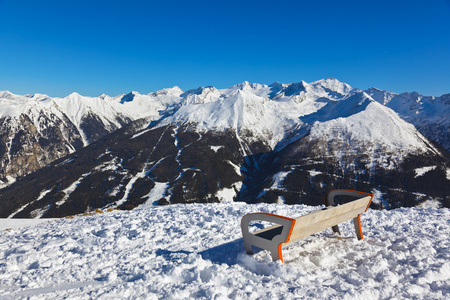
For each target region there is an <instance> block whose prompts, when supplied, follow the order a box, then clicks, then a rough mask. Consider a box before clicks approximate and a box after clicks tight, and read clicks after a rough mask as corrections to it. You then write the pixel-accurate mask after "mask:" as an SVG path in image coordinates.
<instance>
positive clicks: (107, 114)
mask: <svg viewBox="0 0 450 300" xmlns="http://www.w3.org/2000/svg"><path fill="white" fill-rule="evenodd" d="M181 93H182V91H181V90H180V89H179V88H176V87H175V88H173V89H167V90H162V91H159V92H157V93H152V94H149V95H140V94H138V93H136V92H133V93H130V94H127V95H121V96H118V97H114V98H111V97H108V96H106V95H101V96H100V97H95V98H91V97H83V96H81V95H79V94H77V93H72V94H71V95H69V96H67V97H65V98H50V97H48V96H46V95H40V94H36V95H26V96H18V95H14V94H11V93H9V92H0V183H1V182H2V181H3V182H4V183H5V182H13V181H14V180H15V178H17V177H22V176H24V175H26V174H29V173H30V172H32V171H35V170H37V169H39V168H41V167H43V166H45V165H47V164H48V163H50V162H52V161H54V160H55V159H58V158H61V157H64V156H66V155H68V154H70V153H73V152H75V151H77V150H79V149H81V148H82V147H84V146H86V145H88V144H89V143H91V142H93V141H96V140H97V139H99V138H100V137H102V136H105V135H106V134H108V133H111V132H113V131H115V130H117V129H118V128H121V127H122V126H123V125H125V124H128V123H130V122H131V121H134V120H138V119H141V118H145V119H147V120H148V122H150V121H151V120H153V119H159V118H160V111H163V110H164V109H166V107H167V106H170V105H172V104H173V102H174V101H178V99H179V95H180V94H181Z"/></svg>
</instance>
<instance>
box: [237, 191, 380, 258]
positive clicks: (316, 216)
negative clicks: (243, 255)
mask: <svg viewBox="0 0 450 300" xmlns="http://www.w3.org/2000/svg"><path fill="white" fill-rule="evenodd" d="M336 196H351V197H356V198H358V199H356V200H353V201H350V202H348V203H345V204H342V205H339V206H334V203H335V197H336ZM372 199H373V195H372V194H367V193H363V192H358V191H351V190H332V191H330V192H328V193H327V194H326V196H325V206H326V207H325V208H324V209H321V210H316V211H314V212H312V213H309V214H306V215H303V216H300V217H297V218H294V219H292V218H287V217H283V216H279V215H274V214H269V213H251V214H247V215H245V216H244V217H242V220H241V229H242V236H243V238H244V246H245V251H246V252H247V253H248V254H252V253H253V249H252V246H256V247H258V248H261V249H265V250H269V251H270V252H271V254H272V260H273V261H276V260H278V259H279V260H281V261H283V255H282V246H283V245H284V244H289V243H292V242H294V241H297V240H299V239H302V238H304V237H307V236H309V235H311V234H314V233H316V232H319V231H322V230H325V229H327V228H329V227H331V228H332V229H333V232H336V233H339V227H338V224H339V223H342V222H345V221H347V220H350V219H353V223H354V225H355V230H356V235H357V237H358V239H359V240H361V239H363V234H362V230H361V219H360V216H361V213H363V212H365V211H367V209H368V208H369V205H370V203H371V202H372ZM257 220H260V221H267V222H270V223H275V225H273V226H270V227H267V228H264V229H261V230H258V231H255V232H249V224H250V222H252V221H257Z"/></svg>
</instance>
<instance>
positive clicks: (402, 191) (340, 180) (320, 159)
mask: <svg viewBox="0 0 450 300" xmlns="http://www.w3.org/2000/svg"><path fill="white" fill-rule="evenodd" d="M333 143H336V141H334V142H333V141H317V140H309V139H308V137H305V138H304V139H301V140H299V141H296V142H294V143H292V144H290V145H288V146H287V147H285V148H284V149H283V150H282V151H280V152H271V153H265V154H263V155H260V156H258V157H256V158H254V160H257V161H258V162H259V163H258V168H256V167H255V165H253V164H251V163H250V164H249V163H247V164H245V165H244V168H245V169H246V170H247V172H246V180H245V181H244V187H243V188H242V190H241V192H240V194H239V197H238V200H241V201H245V202H248V203H257V202H271V203H275V202H278V201H280V200H281V201H282V202H284V203H287V204H298V203H303V204H307V205H322V204H323V201H324V199H323V196H324V194H325V193H326V192H327V191H329V190H332V189H340V188H342V189H354V190H359V191H364V192H368V193H373V192H374V190H377V191H378V192H379V193H381V194H382V195H383V199H384V201H381V202H379V203H373V204H372V207H373V208H385V209H392V208H399V207H411V206H416V205H418V204H420V203H422V202H424V201H426V200H428V199H430V198H433V199H438V200H440V201H441V203H442V204H443V206H445V207H449V200H450V197H449V195H450V185H449V180H448V177H447V175H446V174H447V173H446V172H447V170H448V166H449V161H450V159H449V155H448V153H446V152H445V150H444V149H441V153H444V154H445V156H441V155H439V154H435V155H430V154H426V155H410V156H408V157H407V158H405V159H404V160H403V161H402V162H400V163H399V164H398V165H396V166H395V167H394V168H391V169H386V168H383V167H381V166H380V165H377V164H373V163H372V161H371V157H373V156H372V155H368V154H367V153H364V151H363V150H362V149H361V151H359V152H354V151H352V150H350V149H348V150H347V149H346V146H345V144H342V143H338V144H339V149H340V151H342V152H344V155H343V156H341V157H340V159H337V158H336V157H332V156H327V155H324V153H323V148H325V147H330V144H333ZM327 144H328V145H327ZM380 151H381V150H380ZM254 160H253V159H251V160H249V159H247V160H246V161H247V162H252V161H254ZM387 163H390V162H387ZM427 166H436V167H435V168H434V169H433V170H431V171H428V172H426V173H425V174H423V175H421V176H418V175H417V174H416V171H415V170H416V169H419V168H424V167H427ZM280 173H281V174H283V175H284V176H283V180H282V182H280V184H278V185H277V186H276V187H274V186H273V184H274V182H276V181H277V174H280Z"/></svg>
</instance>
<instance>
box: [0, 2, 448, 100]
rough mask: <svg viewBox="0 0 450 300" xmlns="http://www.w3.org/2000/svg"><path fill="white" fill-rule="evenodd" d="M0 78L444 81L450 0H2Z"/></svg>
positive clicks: (225, 83)
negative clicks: (331, 78) (330, 78)
mask: <svg viewBox="0 0 450 300" xmlns="http://www.w3.org/2000/svg"><path fill="white" fill-rule="evenodd" d="M0 16H1V17H0V90H9V91H11V92H13V93H15V94H33V93H43V94H48V95H50V96H59V97H63V96H66V95H68V94H70V93H71V92H74V91H76V92H78V93H80V94H82V95H86V96H98V95H100V94H101V93H106V94H108V95H111V96H115V95H119V94H123V93H128V92H130V91H138V92H140V93H150V92H154V91H157V90H159V89H162V88H166V87H172V86H175V85H177V86H179V87H180V88H182V89H183V90H188V89H193V88H197V87H199V86H207V85H213V86H215V87H217V88H227V87H230V86H232V85H234V84H237V83H240V82H242V81H245V80H247V81H250V82H258V83H265V84H270V83H272V82H274V81H279V82H283V83H290V82H298V81H300V80H305V81H307V82H311V81H315V80H318V79H322V78H329V77H334V78H337V79H339V80H340V81H343V82H346V83H348V84H350V85H351V86H352V87H358V88H361V89H366V88H369V87H377V88H380V89H384V90H389V91H393V92H397V93H400V92H412V91H417V92H419V93H421V94H424V95H431V96H439V95H442V94H445V93H450V0H425V1H416V0H407V1H396V0H390V1H387V0H378V1H375V0H374V1H369V0H358V1H356V0H354V1H346V0H328V1H321V0H310V1H300V0H298V1H284V0H275V1H245V0H240V1H234V0H223V1H222V0H209V1H195V0H192V1H189V0H185V1H172V0H164V1H134V0H123V1H114V0H108V1H103V0H89V1H85V0H76V1H72V0H53V1H50V0H34V1H27V0H0Z"/></svg>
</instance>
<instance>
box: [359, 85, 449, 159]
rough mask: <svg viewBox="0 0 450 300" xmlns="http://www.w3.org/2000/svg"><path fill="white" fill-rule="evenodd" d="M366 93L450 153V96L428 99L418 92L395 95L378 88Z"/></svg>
mask: <svg viewBox="0 0 450 300" xmlns="http://www.w3.org/2000/svg"><path fill="white" fill-rule="evenodd" d="M366 92H367V93H368V94H369V95H370V96H371V97H372V98H373V99H375V100H376V101H378V102H380V103H381V104H383V105H385V106H387V107H389V108H391V109H393V110H394V111H395V112H396V113H397V114H398V115H399V116H400V117H401V118H402V119H404V120H405V121H407V122H409V123H411V124H413V125H414V126H415V127H416V128H417V129H418V130H419V131H420V132H421V133H422V134H423V135H425V136H426V137H428V138H429V139H432V140H434V141H436V142H437V143H438V144H440V145H441V146H443V147H444V148H445V149H446V150H447V151H450V94H445V95H442V96H441V97H426V96H422V95H420V94H418V93H416V92H413V93H402V94H395V93H392V92H388V91H382V90H379V89H376V88H372V89H369V90H367V91H366Z"/></svg>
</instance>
